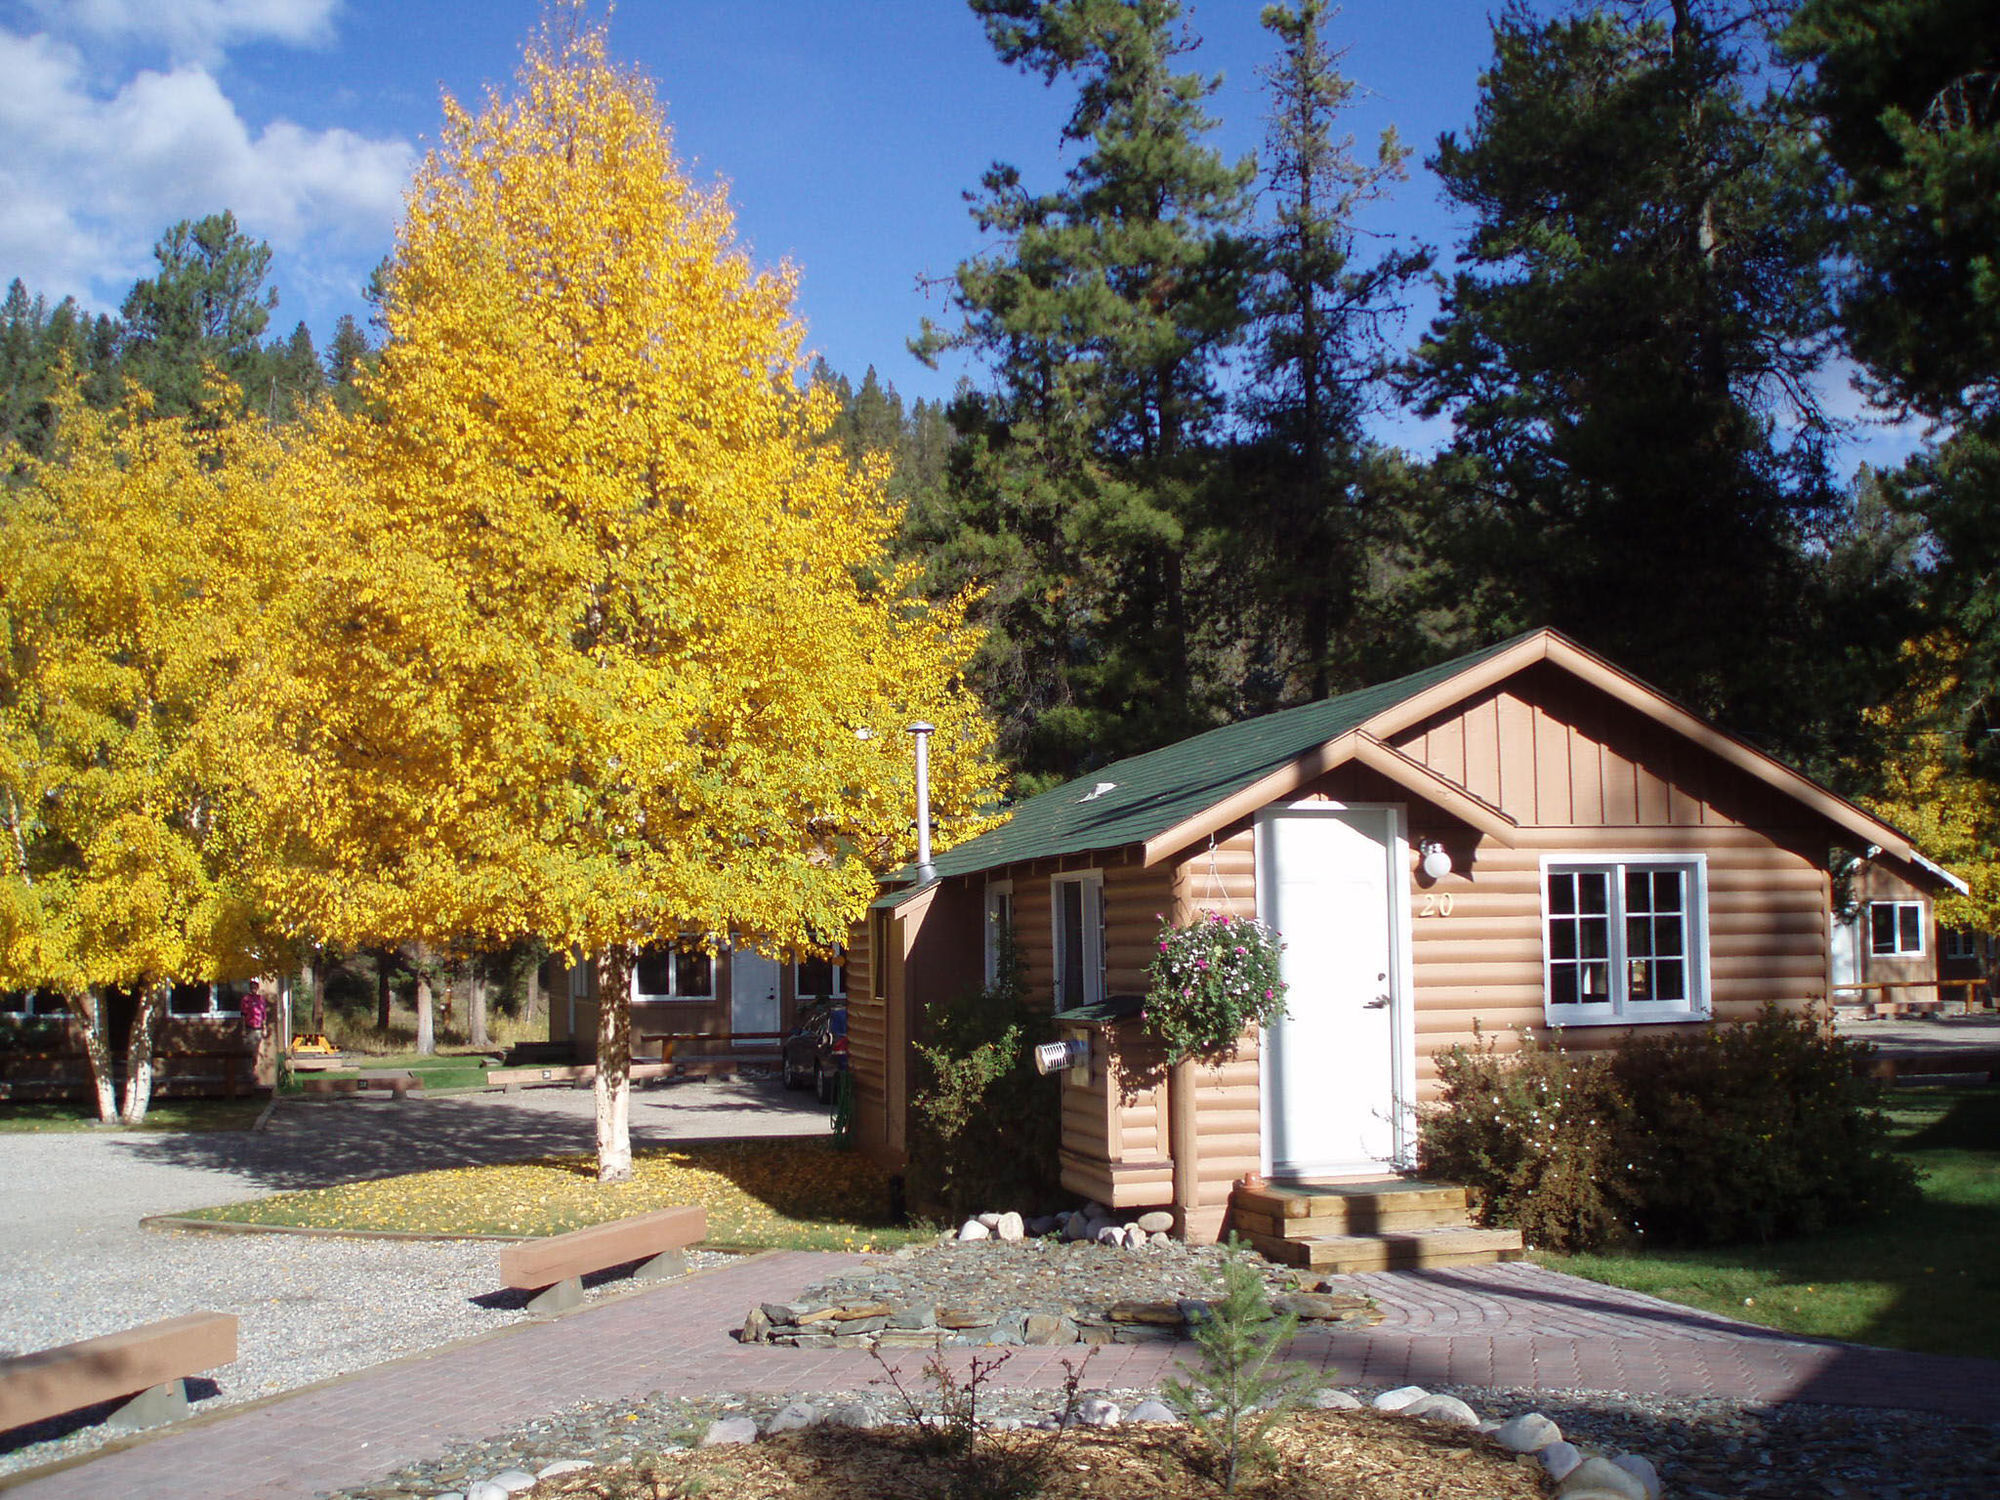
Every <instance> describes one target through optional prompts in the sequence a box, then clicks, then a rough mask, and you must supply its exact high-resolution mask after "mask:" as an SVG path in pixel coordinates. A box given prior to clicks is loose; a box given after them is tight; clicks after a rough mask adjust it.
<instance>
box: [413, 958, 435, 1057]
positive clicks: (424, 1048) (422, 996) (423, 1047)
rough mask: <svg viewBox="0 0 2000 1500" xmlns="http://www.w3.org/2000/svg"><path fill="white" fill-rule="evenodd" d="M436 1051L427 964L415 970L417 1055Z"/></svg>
mask: <svg viewBox="0 0 2000 1500" xmlns="http://www.w3.org/2000/svg"><path fill="white" fill-rule="evenodd" d="M435 1051H437V1021H436V1018H435V1017H434V1016H433V1015H432V1013H431V975H430V968H429V966H428V965H422V966H420V967H419V968H418V970H417V1055H418V1056H419V1057H429V1056H430V1055H431V1054H432V1053H433V1052H435Z"/></svg>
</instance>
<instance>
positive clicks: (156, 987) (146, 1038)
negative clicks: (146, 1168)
mask: <svg viewBox="0 0 2000 1500" xmlns="http://www.w3.org/2000/svg"><path fill="white" fill-rule="evenodd" d="M171 988H172V987H171V986H170V985H167V984H149V985H147V986H145V987H144V988H143V989H141V990H140V991H139V1009H138V1010H137V1011H136V1012H134V1014H133V1016H132V1035H131V1037H130V1038H129V1039H128V1040H127V1041H126V1043H125V1109H124V1119H125V1123H126V1124H127V1125H138V1124H140V1123H142V1122H143V1121H144V1120H145V1118H146V1109H147V1106H148V1105H150V1104H151V1103H152V1102H153V1041H154V1039H155V1038H156V1037H157V1036H158V1035H159V1031H160V1013H161V1012H162V1011H164V1010H165V1009H166V1008H167V994H168V992H169V990H170V989H171Z"/></svg>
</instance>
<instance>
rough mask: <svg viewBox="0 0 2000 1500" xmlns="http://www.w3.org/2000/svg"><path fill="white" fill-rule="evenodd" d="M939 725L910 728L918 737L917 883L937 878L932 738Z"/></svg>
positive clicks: (921, 724)
mask: <svg viewBox="0 0 2000 1500" xmlns="http://www.w3.org/2000/svg"><path fill="white" fill-rule="evenodd" d="M936 732H937V725H935V724H926V723H925V722H924V721H923V720H922V719H919V720H917V722H916V723H914V724H912V725H911V726H910V733H911V734H913V735H915V736H916V737H917V883H918V884H920V885H921V884H922V883H923V882H924V881H926V880H934V879H936V878H937V870H936V869H935V868H934V867H933V866H932V864H931V736H932V735H933V734H934V733H936Z"/></svg>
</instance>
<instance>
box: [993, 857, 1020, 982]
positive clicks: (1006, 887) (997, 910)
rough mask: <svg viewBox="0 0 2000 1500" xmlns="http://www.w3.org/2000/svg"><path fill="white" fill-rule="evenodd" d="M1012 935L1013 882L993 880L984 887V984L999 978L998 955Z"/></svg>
mask: <svg viewBox="0 0 2000 1500" xmlns="http://www.w3.org/2000/svg"><path fill="white" fill-rule="evenodd" d="M1013 935H1014V882H1013V881H1011V880H995V881H992V882H991V883H989V884H988V885H987V887H986V982H987V983H988V984H993V983H995V982H996V981H997V980H998V979H999V978H1000V954H1001V951H1002V950H1003V949H1004V948H1005V946H1006V944H1007V941H1008V939H1009V938H1011V937H1012V936H1013Z"/></svg>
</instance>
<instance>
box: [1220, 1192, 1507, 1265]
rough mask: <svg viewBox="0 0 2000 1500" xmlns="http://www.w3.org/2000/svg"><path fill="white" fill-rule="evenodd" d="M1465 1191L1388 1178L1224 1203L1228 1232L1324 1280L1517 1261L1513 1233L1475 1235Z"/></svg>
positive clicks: (1239, 1196) (1243, 1195)
mask: <svg viewBox="0 0 2000 1500" xmlns="http://www.w3.org/2000/svg"><path fill="white" fill-rule="evenodd" d="M1469 1220H1470V1209H1469V1207H1468V1205H1467V1203H1466V1196H1465V1189H1464V1188H1462V1187H1456V1186H1453V1185H1451V1184H1449V1183H1437V1182H1413V1181H1411V1180H1410V1179H1408V1178H1401V1177H1388V1178H1380V1179H1377V1180H1374V1181H1363V1182H1333V1183H1269V1184H1260V1185H1259V1186H1257V1187H1255V1188H1246V1187H1239V1188H1237V1189H1236V1191H1235V1192H1234V1193H1233V1194H1232V1195H1231V1196H1230V1203H1229V1227H1230V1228H1231V1229H1233V1230H1235V1231H1236V1232H1237V1233H1239V1234H1242V1235H1243V1236H1245V1237H1246V1238H1247V1239H1248V1240H1249V1241H1250V1243H1251V1244H1252V1245H1254V1246H1256V1247H1257V1249H1258V1251H1260V1252H1261V1253H1262V1254H1264V1255H1265V1256H1268V1257H1269V1258H1270V1259H1272V1260H1275V1261H1277V1262H1279V1263H1280V1264H1283V1265H1292V1266H1304V1267H1307V1268H1309V1269H1311V1270H1314V1271H1320V1272H1324V1273H1327V1274H1330V1275H1342V1274H1345V1273H1348V1272H1353V1271H1394V1270H1414V1269H1417V1268H1420V1267H1426V1266H1470V1265H1484V1264H1490V1263H1491V1262H1493V1261H1496V1260H1519V1259H1521V1257H1522V1256H1523V1255H1525V1254H1526V1253H1527V1252H1526V1251H1525V1250H1523V1249H1522V1246H1521V1236H1520V1233H1519V1231H1517V1230H1513V1229H1476V1228H1474V1227H1473V1226H1472V1225H1471V1223H1470V1222H1469Z"/></svg>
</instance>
